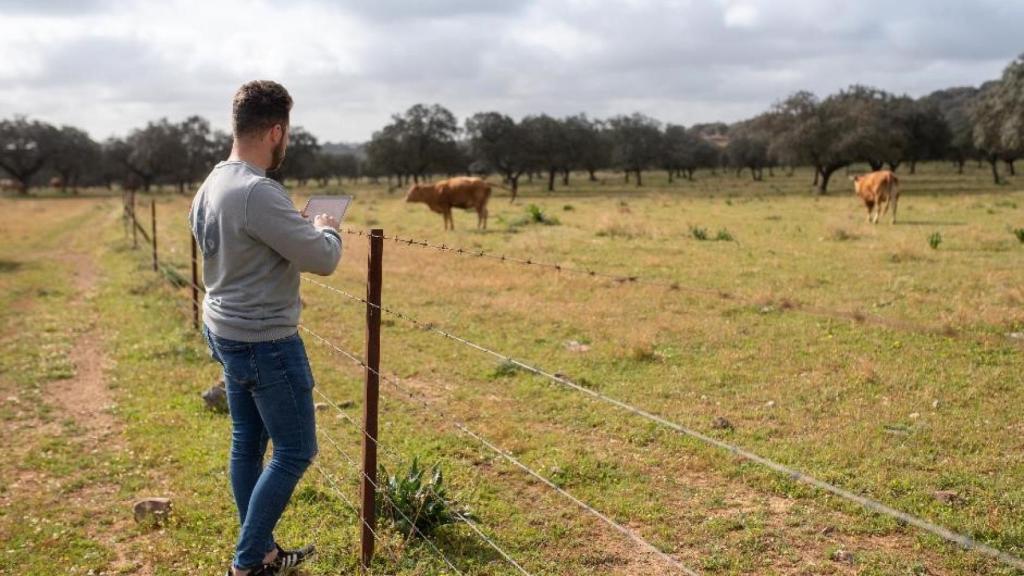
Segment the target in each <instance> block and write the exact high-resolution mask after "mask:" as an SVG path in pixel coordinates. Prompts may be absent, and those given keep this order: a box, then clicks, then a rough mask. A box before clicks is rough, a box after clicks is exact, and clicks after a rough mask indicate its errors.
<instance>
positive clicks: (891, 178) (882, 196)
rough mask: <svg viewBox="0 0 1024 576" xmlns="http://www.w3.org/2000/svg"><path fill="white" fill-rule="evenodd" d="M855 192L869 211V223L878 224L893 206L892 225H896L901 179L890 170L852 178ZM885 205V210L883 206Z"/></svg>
mask: <svg viewBox="0 0 1024 576" xmlns="http://www.w3.org/2000/svg"><path fill="white" fill-rule="evenodd" d="M850 180H853V190H854V192H856V193H857V196H859V197H860V199H861V200H863V201H864V205H865V206H866V207H867V209H868V222H871V223H873V224H878V218H879V217H880V216H883V215H884V214H885V213H886V212H888V211H889V205H890V204H891V205H892V223H893V224H895V223H896V207H897V205H899V202H900V190H899V187H898V186H899V183H900V181H899V178H896V175H895V174H893V173H892V172H890V171H889V170H879V171H878V172H871V173H870V174H862V175H860V176H850ZM883 204H884V205H885V207H884V210H883V207H882V205H883Z"/></svg>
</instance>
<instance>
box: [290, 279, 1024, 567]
mask: <svg viewBox="0 0 1024 576" xmlns="http://www.w3.org/2000/svg"><path fill="white" fill-rule="evenodd" d="M303 278H304V279H305V280H307V281H308V282H311V283H313V284H314V285H318V286H320V287H322V288H325V289H327V290H330V291H332V292H335V293H337V294H339V295H342V296H344V297H346V298H348V299H350V300H353V301H356V302H361V303H363V304H366V305H368V306H375V305H373V304H371V303H369V302H367V301H366V300H365V299H363V298H360V297H359V296H355V295H353V294H351V293H349V292H346V291H345V290H342V289H340V288H337V287H335V286H331V285H329V284H326V283H323V282H320V281H317V280H314V279H312V278H308V277H306V276H303ZM375 307H377V308H379V309H380V310H381V312H383V313H385V314H388V315H390V316H394V317H396V318H400V319H402V320H404V321H406V322H408V323H410V324H412V325H414V326H416V327H417V328H420V329H422V330H424V331H427V332H432V333H434V334H437V335H440V336H443V337H444V338H447V339H449V340H452V341H454V342H457V343H459V344H462V345H464V346H467V347H469V348H472V349H474V350H477V351H478V352H482V353H484V354H487V355H490V356H492V357H494V358H497V359H499V360H501V361H503V362H508V363H511V364H513V365H515V366H518V367H519V368H522V369H523V370H526V371H528V372H531V373H533V374H535V375H538V376H541V377H543V378H546V379H548V380H550V381H552V382H555V383H557V384H560V385H562V386H565V387H567V388H570V389H572V390H575V391H577V392H580V393H582V394H584V395H587V396H590V397H591V398H594V399H596V400H599V401H601V402H604V403H606V404H610V405H612V406H615V407H617V408H619V409H622V410H625V411H626V412H629V413H632V414H634V415H636V416H639V417H641V418H644V419H646V420H649V421H652V422H654V423H656V424H659V425H661V426H664V427H665V428H668V429H670V430H673V431H675V432H677V433H680V434H683V435H685V436H688V437H690V438H693V439H695V440H698V441H700V442H702V443H704V444H707V445H709V446H713V447H715V448H719V449H721V450H724V451H726V452H729V453H731V454H733V455H735V456H738V457H740V458H742V459H744V460H747V461H749V462H753V463H755V464H758V465H760V466H762V467H765V468H767V469H769V470H772V471H774V472H776V473H778V474H781V475H783V476H786V477H788V478H789V479H790V480H792V481H796V482H802V483H804V484H808V485H810V486H813V487H815V488H817V489H820V490H822V491H825V492H828V493H830V494H833V495H835V496H838V497H840V498H843V499H845V500H847V501H850V502H853V503H856V504H859V505H860V506H862V507H864V508H866V509H868V510H870V511H872V512H875V513H877V514H881V515H884V516H889V517H891V518H893V519H895V520H897V521H899V522H903V523H906V524H909V525H911V526H914V527H916V528H919V529H921V530H923V531H925V532H928V533H931V534H932V535H934V536H938V537H939V538H942V539H943V540H946V541H947V542H950V543H953V544H956V545H959V546H960V547H962V548H964V549H967V550H974V551H977V552H979V553H982V554H984V555H986V556H989V557H991V558H995V559H997V560H999V561H1001V562H1003V563H1005V564H1007V565H1009V566H1013V567H1015V568H1017V569H1021V570H1024V559H1021V558H1019V557H1017V556H1014V555H1012V554H1009V553H1006V552H1003V551H1002V550H999V549H996V548H994V547H992V546H989V545H987V544H984V543H982V542H978V541H976V540H975V539H973V538H971V537H969V536H966V535H963V534H960V533H957V532H954V531H952V530H950V529H948V528H946V527H944V526H940V525H938V524H935V523H933V522H929V521H928V520H925V519H923V518H920V517H918V516H914V515H912V514H909V513H907V512H903V511H901V510H897V509H895V508H892V507H890V506H887V505H885V504H883V503H881V502H879V501H877V500H874V499H872V498H868V497H865V496H861V495H859V494H855V493H853V492H851V491H849V490H847V489H845V488H842V487H840V486H837V485H835V484H832V483H829V482H826V481H824V480H820V479H818V478H816V477H814V476H811V475H809V474H806V473H804V472H801V471H799V470H796V469H795V468H792V467H790V466H787V465H785V464H781V463H779V462H776V461H774V460H771V459H769V458H766V457H763V456H761V455H759V454H756V453H754V452H751V451H749V450H747V449H745V448H742V447H740V446H738V445H735V444H731V443H729V442H725V441H723V440H719V439H718V438H715V437H713V436H709V435H707V434H704V433H702V432H699V431H697V430H694V429H692V428H689V427H687V426H684V425H682V424H679V423H677V422H673V421H671V420H668V419H667V418H665V417H663V416H660V415H658V414H655V413H653V412H650V411H648V410H645V409H643V408H640V407H637V406H634V405H632V404H629V403H627V402H624V401H622V400H619V399H617V398H613V397H611V396H608V395H607V394H603V393H601V392H598V391H596V390H592V389H590V388H587V387H585V386H582V385H580V384H577V383H576V382H573V381H572V380H569V379H568V378H566V377H565V376H563V375H560V374H557V373H553V372H551V371H548V370H545V369H542V368H540V367H538V366H535V365H533V364H530V363H527V362H524V361H523V360H520V359H517V358H514V357H512V356H509V355H507V354H503V353H501V352H498V351H495V350H493V349H491V348H488V347H486V346H483V345H481V344H478V343H476V342H473V341H471V340H468V339H466V338H463V337H461V336H457V335H455V334H452V333H451V332H448V331H446V330H442V329H440V328H438V327H437V326H435V325H434V324H433V323H428V322H423V321H421V320H418V319H416V318H413V317H411V316H409V315H407V314H404V313H401V312H398V311H395V310H393V309H390V308H389V307H387V306H375Z"/></svg>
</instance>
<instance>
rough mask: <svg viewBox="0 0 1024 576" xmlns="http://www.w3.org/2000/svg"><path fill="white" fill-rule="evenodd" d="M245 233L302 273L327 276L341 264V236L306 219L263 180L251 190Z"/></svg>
mask: <svg viewBox="0 0 1024 576" xmlns="http://www.w3.org/2000/svg"><path fill="white" fill-rule="evenodd" d="M245 229H246V231H247V232H248V233H249V234H250V235H251V236H252V237H253V238H256V239H259V240H260V241H262V242H263V243H264V244H266V245H267V246H270V247H271V248H272V249H273V250H274V251H275V252H277V253H278V254H280V255H281V257H282V258H285V259H286V260H288V261H290V262H291V263H293V264H295V266H296V267H297V268H298V269H299V270H300V271H301V272H312V273H314V274H319V275H321V276H327V275H329V274H331V273H332V272H334V269H335V268H337V267H338V261H339V260H341V236H340V235H339V234H338V232H337V231H336V230H334V229H333V228H316V227H314V226H313V224H312V223H311V222H310V221H308V220H306V219H305V218H303V217H302V216H301V215H300V214H299V212H298V210H296V209H295V206H294V205H293V204H292V201H291V199H290V198H289V197H288V195H287V194H286V193H285V191H284V189H283V188H281V186H280V185H278V184H277V183H275V182H273V181H270V180H266V179H264V180H260V181H258V182H257V183H256V184H254V185H253V187H252V188H250V189H249V197H248V198H247V199H246V203H245Z"/></svg>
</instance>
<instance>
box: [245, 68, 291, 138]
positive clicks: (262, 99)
mask: <svg viewBox="0 0 1024 576" xmlns="http://www.w3.org/2000/svg"><path fill="white" fill-rule="evenodd" d="M291 110H292V97H291V95H289V94H288V91H287V90H285V88H284V86H281V85H280V84H278V83H277V82H274V81H273V80H253V81H252V82H246V83H245V84H243V85H242V87H241V88H239V89H238V92H235V100H234V103H233V104H232V111H231V117H232V125H233V128H234V131H235V137H236V138H239V137H243V136H251V135H253V134H256V133H258V132H262V131H264V130H269V129H270V128H271V127H273V126H274V124H284V125H287V124H288V116H289V114H290V113H291Z"/></svg>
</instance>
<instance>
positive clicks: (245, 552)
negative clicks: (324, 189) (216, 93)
mask: <svg viewBox="0 0 1024 576" xmlns="http://www.w3.org/2000/svg"><path fill="white" fill-rule="evenodd" d="M291 108H292V98H291V96H289V94H288V91H287V90H285V88H284V87H283V86H281V85H280V84H278V83H276V82H270V81H266V80H258V81H254V82H249V83H247V84H245V85H244V86H242V87H241V88H239V89H238V92H236V93H235V98H234V104H233V111H232V116H233V118H232V120H233V130H234V144H233V146H232V149H231V156H230V157H229V158H228V159H227V160H226V161H224V162H221V163H219V164H217V166H216V167H214V169H213V171H212V172H211V173H210V175H209V176H208V177H207V178H206V181H205V182H203V185H202V187H200V189H199V192H198V193H197V194H196V197H195V199H193V201H192V210H191V211H190V213H189V225H190V227H191V228H192V234H193V235H194V236H195V238H196V242H198V244H199V246H200V247H201V249H202V251H203V278H204V282H205V284H206V298H205V299H204V300H203V334H204V335H205V337H206V341H207V344H208V345H209V347H210V353H211V356H213V358H214V359H215V360H217V362H219V363H220V364H221V366H222V367H223V369H224V383H225V385H226V386H227V395H228V407H229V408H230V411H231V424H232V432H231V457H230V475H231V489H232V492H233V494H234V498H235V505H236V506H237V507H238V517H239V520H240V522H241V532H240V534H239V537H238V543H237V545H236V547H235V557H234V561H233V565H232V566H231V568H230V569H229V570H228V576H246V575H248V576H273V575H277V574H281V573H284V572H285V571H290V570H291V569H293V568H294V567H295V566H297V565H298V564H301V563H302V562H304V561H305V560H306V559H308V558H309V557H310V556H311V555H312V554H313V547H312V546H307V547H305V548H302V549H298V550H284V549H282V548H281V547H280V546H279V545H278V544H277V542H276V541H275V540H274V535H273V531H274V527H275V526H276V524H277V521H278V519H279V518H280V517H281V514H282V512H284V509H285V506H286V505H287V504H288V500H289V499H290V498H291V495H292V492H293V491H294V489H295V485H296V484H297V483H298V481H299V479H300V478H301V477H302V475H303V473H304V472H305V471H306V468H307V467H308V466H309V464H310V463H311V462H312V459H313V457H314V456H315V455H316V452H317V443H316V422H315V417H314V412H315V411H314V406H313V374H312V372H311V371H310V368H309V359H308V358H307V357H306V350H305V347H304V346H303V343H302V340H301V339H300V338H299V335H298V323H299V309H300V303H299V274H300V273H301V272H312V273H314V274H320V275H323V276H326V275H329V274H331V273H332V272H334V269H335V268H336V267H337V266H338V261H339V260H340V259H341V236H340V235H339V234H338V232H337V227H338V222H337V221H335V220H334V218H332V217H331V216H329V215H327V214H320V215H317V216H316V217H314V218H313V221H312V222H309V221H307V220H306V219H305V218H303V217H302V216H301V215H300V214H299V213H298V212H297V211H296V210H295V207H294V206H293V205H292V202H291V200H290V199H289V197H288V194H287V192H286V191H285V189H284V187H283V186H281V185H280V184H278V183H277V182H275V181H273V180H271V179H269V178H267V177H266V171H267V170H275V169H277V168H279V167H280V166H281V163H282V162H283V161H284V157H285V150H286V149H287V147H288V127H289V116H290V113H291ZM268 439H269V440H273V441H274V453H273V456H272V457H271V460H270V463H269V464H268V465H267V467H266V468H264V467H263V455H264V453H265V452H266V449H267V441H268Z"/></svg>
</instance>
